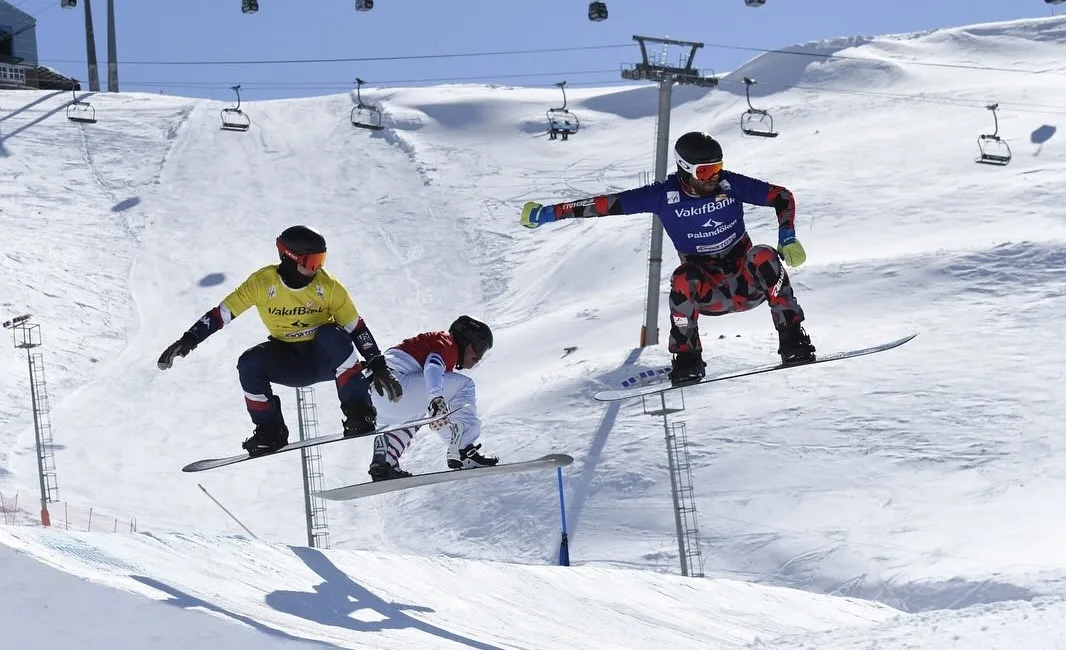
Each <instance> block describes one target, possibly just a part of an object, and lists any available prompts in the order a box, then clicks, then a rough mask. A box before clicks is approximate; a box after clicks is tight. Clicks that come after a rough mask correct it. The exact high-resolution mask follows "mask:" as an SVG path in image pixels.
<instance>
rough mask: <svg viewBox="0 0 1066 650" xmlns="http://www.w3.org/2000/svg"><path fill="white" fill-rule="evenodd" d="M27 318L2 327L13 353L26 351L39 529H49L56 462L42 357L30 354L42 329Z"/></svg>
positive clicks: (56, 493) (38, 342) (55, 491)
mask: <svg viewBox="0 0 1066 650" xmlns="http://www.w3.org/2000/svg"><path fill="white" fill-rule="evenodd" d="M30 318H31V315H30V314H25V315H22V316H16V317H15V318H12V319H11V320H8V321H6V322H4V323H3V327H4V329H9V330H11V338H12V340H13V342H14V344H15V348H16V349H23V350H26V361H27V363H28V365H29V371H30V404H31V406H32V411H33V437H34V441H35V442H36V444H37V475H38V479H39V481H40V486H41V525H42V526H51V525H52V522H51V518H50V517H49V515H48V504H49V503H55V502H56V501H59V484H58V483H57V482H56V462H55V453H54V446H53V444H52V424H51V421H50V420H49V417H48V413H49V408H48V390H47V387H46V386H45V382H44V357H43V356H42V355H41V354H40V353H39V352H33V351H32V350H33V349H34V348H36V347H39V346H40V345H41V326H40V325H38V324H36V323H32V324H31V323H30Z"/></svg>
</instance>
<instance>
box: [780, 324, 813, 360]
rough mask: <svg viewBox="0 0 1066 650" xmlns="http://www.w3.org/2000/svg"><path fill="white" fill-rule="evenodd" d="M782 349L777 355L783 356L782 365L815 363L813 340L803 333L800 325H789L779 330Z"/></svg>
mask: <svg viewBox="0 0 1066 650" xmlns="http://www.w3.org/2000/svg"><path fill="white" fill-rule="evenodd" d="M777 336H778V339H779V341H780V347H778V349H777V353H778V354H780V355H781V363H784V364H793V363H810V362H811V361H814V359H815V357H814V346H813V345H811V338H810V337H809V336H807V332H805V331H803V326H802V325H800V323H789V324H788V325H785V326H784V327H782V328H779V329H778V330H777Z"/></svg>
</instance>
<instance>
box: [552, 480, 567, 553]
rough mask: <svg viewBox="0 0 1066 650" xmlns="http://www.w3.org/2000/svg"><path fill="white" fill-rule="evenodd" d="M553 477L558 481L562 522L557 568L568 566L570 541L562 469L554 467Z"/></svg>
mask: <svg viewBox="0 0 1066 650" xmlns="http://www.w3.org/2000/svg"><path fill="white" fill-rule="evenodd" d="M555 475H556V478H557V479H558V481H559V517H560V519H562V522H563V536H562V539H561V540H560V541H559V566H570V541H569V540H568V539H567V537H566V500H565V498H564V497H563V468H562V467H556V468H555Z"/></svg>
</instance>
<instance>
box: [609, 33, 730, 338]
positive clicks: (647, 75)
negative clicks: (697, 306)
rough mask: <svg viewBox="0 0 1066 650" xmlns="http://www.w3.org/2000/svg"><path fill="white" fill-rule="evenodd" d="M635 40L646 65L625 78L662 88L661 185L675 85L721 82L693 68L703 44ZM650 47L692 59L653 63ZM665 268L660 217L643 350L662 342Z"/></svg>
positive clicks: (651, 256)
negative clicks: (679, 50)
mask: <svg viewBox="0 0 1066 650" xmlns="http://www.w3.org/2000/svg"><path fill="white" fill-rule="evenodd" d="M633 40H635V41H637V43H639V44H640V55H641V59H642V61H641V62H640V63H637V64H633V65H631V66H629V67H624V68H623V69H622V78H623V79H629V80H634V81H654V82H656V83H658V84H659V113H658V117H657V118H656V123H655V180H656V181H661V180H663V179H665V178H666V170H667V167H668V165H669V162H670V98H671V95H672V89H673V86H674V84H681V85H686V86H701V87H703V88H714V87H716V86H717V85H718V79H717V78H716V77H715V76H714V74H713V71H712V74H710V75H703V74H701V72H700V71H699V70H698V69H696V68H693V67H692V61H693V59H695V58H696V50H698V49H699V48H701V47H703V43H696V42H692V41H677V40H673V39H669V38H654V37H650V36H633ZM647 43H659V44H661V45H663V46H667V47H668V46H670V45H678V46H681V47H687V48H689V52H688V56H687V57H686V58H685V60H684V62H683V63H682V64H681V65H679V66H668V65H664V64H665V63H666V61H665V60H664V61H662V64H656V63H651V62H649V61H648V48H647ZM662 264H663V224H662V222H660V221H659V218H658V217H657V216H654V215H653V216H652V227H651V247H650V250H649V251H648V295H647V301H646V310H645V314H644V326H643V327H642V328H641V331H640V346H641V347H645V346H648V345H655V344H657V343H658V342H659V326H658V312H659V285H660V278H659V276H660V274H661V272H662Z"/></svg>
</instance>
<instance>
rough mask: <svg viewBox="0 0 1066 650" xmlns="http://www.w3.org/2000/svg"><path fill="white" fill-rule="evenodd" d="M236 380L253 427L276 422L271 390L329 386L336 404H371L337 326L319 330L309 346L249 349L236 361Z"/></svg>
mask: <svg viewBox="0 0 1066 650" xmlns="http://www.w3.org/2000/svg"><path fill="white" fill-rule="evenodd" d="M237 374H238V375H239V376H240V379H241V388H243V389H244V402H245V405H246V406H247V407H248V414H249V415H250V416H251V417H252V422H254V423H255V424H257V425H258V424H265V423H271V422H277V421H279V420H281V417H282V416H281V411H280V410H279V408H278V406H279V402H278V401H277V399H276V398H275V396H274V393H273V391H272V390H271V388H270V385H271V384H280V385H282V386H291V387H294V388H297V387H304V386H310V385H312V384H317V383H320V382H324V381H334V382H336V384H337V397H339V398H340V401H341V404H350V403H355V402H363V403H366V404H369V403H370V383H369V382H368V381H367V380H366V379H364V378H363V375H362V366H361V365H360V364H359V353H358V352H357V351H356V349H355V343H353V342H352V338H351V336H349V335H348V333H347V332H345V331H344V330H343V329H342V328H341V327H339V326H337V325H324V326H322V327H320V328H318V330H317V331H316V332H315V338H314V339H312V340H310V341H301V342H299V343H285V342H283V341H279V340H277V339H274V338H270V339H267V340H266V341H263V342H262V343H260V344H259V345H257V346H255V347H252V348H248V349H247V350H245V351H244V353H243V354H241V356H240V358H239V359H237Z"/></svg>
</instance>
